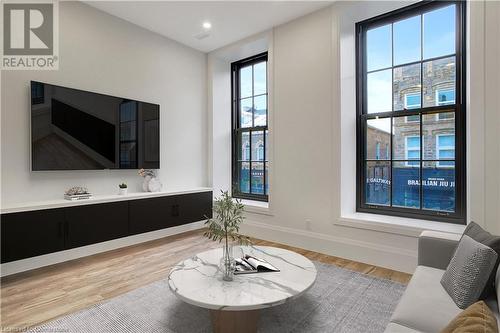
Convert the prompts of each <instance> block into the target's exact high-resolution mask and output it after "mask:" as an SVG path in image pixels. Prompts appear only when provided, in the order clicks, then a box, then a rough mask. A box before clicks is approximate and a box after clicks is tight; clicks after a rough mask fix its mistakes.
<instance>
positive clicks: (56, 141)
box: [31, 81, 160, 171]
mask: <svg viewBox="0 0 500 333" xmlns="http://www.w3.org/2000/svg"><path fill="white" fill-rule="evenodd" d="M139 168H145V169H159V168H160V106H159V105H158V104H152V103H146V102H140V101H136V100H133V99H128V98H122V97H114V96H108V95H103V94H98V93H93V92H89V91H83V90H78V89H72V88H66V87H61V86H56V85H53V84H47V83H42V82H36V81H31V169H32V170H33V171H42V170H99V169H139Z"/></svg>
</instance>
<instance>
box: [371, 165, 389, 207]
mask: <svg viewBox="0 0 500 333" xmlns="http://www.w3.org/2000/svg"><path fill="white" fill-rule="evenodd" d="M390 169H391V163H390V162H378V161H376V162H366V175H365V179H366V188H365V190H366V191H365V202H366V203H367V204H372V205H385V206H388V205H390V188H391V181H390Z"/></svg>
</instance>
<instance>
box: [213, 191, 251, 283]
mask: <svg viewBox="0 0 500 333" xmlns="http://www.w3.org/2000/svg"><path fill="white" fill-rule="evenodd" d="M221 193H222V195H221V196H220V197H219V198H217V199H216V200H215V203H214V217H213V218H211V219H208V220H207V221H206V222H205V225H206V226H207V228H208V230H207V231H206V232H205V233H204V234H203V235H204V236H205V237H207V238H209V239H211V240H213V241H216V242H219V243H220V242H222V241H223V240H224V245H223V247H222V250H223V251H222V259H221V261H220V268H221V269H222V274H223V276H222V279H223V280H224V281H232V280H233V277H234V270H235V260H234V257H233V243H234V242H236V243H238V244H240V245H245V244H250V239H249V238H248V237H247V236H243V235H240V234H239V230H240V224H241V222H243V220H244V217H243V208H244V206H243V204H242V203H241V200H238V199H236V200H233V198H232V197H231V196H230V195H229V193H228V192H227V191H221Z"/></svg>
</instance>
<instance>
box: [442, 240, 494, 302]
mask: <svg viewBox="0 0 500 333" xmlns="http://www.w3.org/2000/svg"><path fill="white" fill-rule="evenodd" d="M497 257H498V255H497V253H496V252H495V251H494V250H493V249H492V248H490V247H488V246H486V245H484V244H481V243H479V242H477V241H475V240H473V239H472V238H470V237H469V236H467V235H463V237H462V239H461V240H460V243H459V244H458V247H457V250H456V251H455V254H454V255H453V258H452V259H451V261H450V264H449V265H448V268H447V269H446V272H445V273H444V275H443V278H442V279H441V284H442V285H443V287H444V289H445V290H446V291H447V292H448V294H449V295H450V296H451V298H453V300H454V301H455V303H456V304H457V306H458V307H459V308H461V309H465V308H467V307H468V306H470V305H472V304H473V303H475V302H477V301H478V300H479V297H480V296H481V293H482V292H483V290H484V287H485V286H486V284H487V283H488V280H489V277H490V275H491V272H492V270H493V268H494V266H495V263H496V261H497ZM495 273H496V272H495Z"/></svg>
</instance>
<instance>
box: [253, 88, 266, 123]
mask: <svg viewBox="0 0 500 333" xmlns="http://www.w3.org/2000/svg"><path fill="white" fill-rule="evenodd" d="M253 107H254V109H253V117H254V120H253V121H254V126H266V125H267V95H262V96H258V97H254V99H253Z"/></svg>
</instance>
